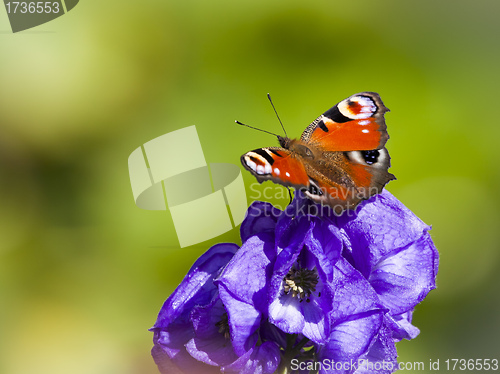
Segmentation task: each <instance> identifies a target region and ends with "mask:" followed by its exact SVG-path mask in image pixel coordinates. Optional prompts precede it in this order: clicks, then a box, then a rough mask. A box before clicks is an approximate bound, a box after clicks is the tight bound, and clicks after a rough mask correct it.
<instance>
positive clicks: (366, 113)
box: [241, 92, 395, 213]
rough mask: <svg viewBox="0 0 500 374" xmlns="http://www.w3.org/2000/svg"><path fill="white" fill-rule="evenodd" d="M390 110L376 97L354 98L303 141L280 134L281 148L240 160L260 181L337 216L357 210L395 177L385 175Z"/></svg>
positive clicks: (321, 120)
mask: <svg viewBox="0 0 500 374" xmlns="http://www.w3.org/2000/svg"><path fill="white" fill-rule="evenodd" d="M387 111H388V109H387V108H386V107H385V106H384V104H383V103H382V101H381V99H380V97H379V95H378V94H376V93H373V92H363V93H359V94H356V95H352V96H351V97H349V98H347V99H345V100H343V101H341V102H340V103H338V104H337V105H335V106H334V107H332V108H331V109H329V110H328V111H326V112H325V113H324V114H322V115H321V116H319V117H318V118H317V119H316V120H314V121H313V122H312V123H311V124H310V125H309V126H308V127H307V128H306V130H305V131H304V133H303V134H302V136H301V138H300V139H290V138H287V137H281V136H278V141H279V143H280V146H281V147H268V148H260V149H255V150H253V151H250V152H247V153H246V154H244V155H243V156H241V162H242V164H243V166H244V167H245V168H246V169H247V170H249V171H250V172H251V173H252V174H253V175H254V176H255V177H256V178H257V180H258V181H259V182H260V183H262V182H263V181H266V180H271V181H273V182H275V183H278V184H281V185H284V186H287V187H294V188H298V189H302V190H303V191H304V193H305V194H306V195H307V196H308V197H309V198H310V199H311V200H313V201H314V202H317V203H321V204H324V205H328V206H330V207H332V208H333V209H334V211H335V212H337V213H340V212H342V211H344V210H346V209H353V208H355V207H356V206H357V205H358V204H359V202H361V201H362V200H365V199H368V198H369V197H371V196H373V195H375V194H377V193H380V192H381V191H382V189H383V188H384V186H385V185H386V184H387V183H388V182H389V181H390V180H392V179H395V177H394V175H392V174H391V173H389V172H388V171H387V170H388V169H389V167H390V157H389V153H388V152H387V149H386V148H385V143H386V142H387V139H388V138H389V135H388V134H387V128H386V125H385V121H384V113H385V112H387Z"/></svg>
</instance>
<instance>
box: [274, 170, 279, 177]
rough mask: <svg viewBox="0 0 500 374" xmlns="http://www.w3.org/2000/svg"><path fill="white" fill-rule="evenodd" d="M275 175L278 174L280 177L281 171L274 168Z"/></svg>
mask: <svg viewBox="0 0 500 374" xmlns="http://www.w3.org/2000/svg"><path fill="white" fill-rule="evenodd" d="M274 174H276V175H277V176H278V177H279V176H280V169H278V168H274Z"/></svg>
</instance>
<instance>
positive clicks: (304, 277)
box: [283, 267, 319, 302]
mask: <svg viewBox="0 0 500 374" xmlns="http://www.w3.org/2000/svg"><path fill="white" fill-rule="evenodd" d="M318 281H319V277H318V271H317V270H316V268H314V269H312V270H309V269H296V268H295V267H292V268H291V269H290V271H289V272H288V274H287V275H286V276H285V278H284V279H283V289H284V291H285V294H287V295H288V294H289V293H290V292H291V293H292V297H297V298H298V299H299V300H300V301H301V302H302V301H303V300H306V301H307V302H310V301H311V300H310V299H309V296H310V295H311V294H312V293H313V292H314V291H316V285H317V284H318ZM318 296H319V295H318Z"/></svg>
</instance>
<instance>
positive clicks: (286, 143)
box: [277, 135, 292, 149]
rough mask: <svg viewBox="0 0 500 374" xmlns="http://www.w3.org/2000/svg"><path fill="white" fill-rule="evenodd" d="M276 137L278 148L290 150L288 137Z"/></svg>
mask: <svg viewBox="0 0 500 374" xmlns="http://www.w3.org/2000/svg"><path fill="white" fill-rule="evenodd" d="M277 137H278V142H279V143H280V146H282V147H283V148H285V149H289V148H290V143H291V141H292V140H291V139H290V138H288V137H286V136H285V137H283V136H279V135H277Z"/></svg>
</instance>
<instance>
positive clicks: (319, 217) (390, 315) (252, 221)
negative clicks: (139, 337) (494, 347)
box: [152, 191, 438, 374]
mask: <svg viewBox="0 0 500 374" xmlns="http://www.w3.org/2000/svg"><path fill="white" fill-rule="evenodd" d="M429 229H430V227H429V226H427V225H425V224H424V223H423V222H422V221H420V220H419V219H418V218H417V217H416V216H415V215H413V213H411V212H410V211H409V210H408V209H407V208H405V207H404V206H403V205H402V204H401V203H400V202H399V201H398V200H397V199H395V198H394V197H393V196H392V195H391V194H390V193H389V192H387V191H383V192H382V193H381V194H379V195H376V196H375V197H373V198H371V199H370V200H368V201H365V202H363V203H362V204H360V205H359V206H358V208H357V209H356V211H355V212H353V211H346V212H344V214H342V215H341V216H336V215H335V214H333V212H332V211H331V210H330V208H328V207H322V206H320V205H317V204H314V203H312V202H311V201H310V200H308V199H306V198H305V197H304V195H303V194H302V193H301V192H300V191H299V192H298V193H297V194H296V198H295V199H294V201H293V202H292V204H290V205H289V206H288V207H287V208H286V209H285V211H281V210H279V209H276V208H274V207H273V206H272V205H271V204H268V203H263V202H255V203H253V204H252V205H251V206H250V208H249V209H248V212H247V217H246V218H245V220H244V222H243V223H242V225H241V238H242V241H243V245H242V246H241V248H240V249H238V250H237V246H236V245H231V244H221V245H217V246H214V247H212V248H211V249H210V250H209V251H208V252H207V253H206V254H204V255H203V256H202V257H200V259H199V260H198V261H197V262H196V263H195V265H194V266H193V268H192V269H191V270H190V272H189V273H188V275H187V276H186V278H185V279H184V280H183V282H182V283H181V284H180V286H179V287H178V288H177V290H176V291H175V292H174V293H173V294H172V296H170V297H169V299H168V300H167V301H166V302H165V304H164V306H163V308H162V310H161V311H160V314H159V316H158V321H157V323H156V324H155V326H154V327H153V329H152V330H153V331H154V332H155V337H154V342H155V347H154V348H153V357H154V358H155V361H156V363H157V364H158V367H159V368H160V371H161V372H162V373H165V372H173V373H175V370H178V369H180V370H181V371H180V372H183V373H195V372H198V371H199V372H212V371H213V372H227V373H241V374H246V373H248V374H250V373H261V374H271V373H274V372H278V373H281V372H284V371H286V370H287V372H297V373H307V372H308V371H309V370H310V369H311V368H312V369H315V370H317V371H318V372H319V373H321V374H327V373H339V374H340V373H342V374H347V373H356V374H364V373H374V372H375V373H380V374H383V373H392V372H393V371H395V370H396V368H397V361H396V358H397V354H396V349H395V342H396V341H399V340H401V339H403V338H405V339H412V338H414V337H416V336H417V335H418V333H419V330H418V329H417V328H416V327H414V326H413V325H412V324H411V318H412V313H413V308H414V307H415V305H417V304H418V303H419V302H421V301H422V300H423V299H424V298H425V296H426V295H427V293H428V292H429V291H430V290H431V289H433V288H435V277H436V273H437V266H438V253H437V251H436V249H435V247H434V244H433V243H432V240H431V239H430V236H429V233H428V230H429ZM318 364H319V365H320V366H317V365H318ZM294 365H295V366H294ZM308 365H313V366H308ZM314 365H316V366H314ZM169 370H171V371H169Z"/></svg>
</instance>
